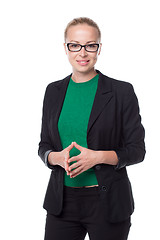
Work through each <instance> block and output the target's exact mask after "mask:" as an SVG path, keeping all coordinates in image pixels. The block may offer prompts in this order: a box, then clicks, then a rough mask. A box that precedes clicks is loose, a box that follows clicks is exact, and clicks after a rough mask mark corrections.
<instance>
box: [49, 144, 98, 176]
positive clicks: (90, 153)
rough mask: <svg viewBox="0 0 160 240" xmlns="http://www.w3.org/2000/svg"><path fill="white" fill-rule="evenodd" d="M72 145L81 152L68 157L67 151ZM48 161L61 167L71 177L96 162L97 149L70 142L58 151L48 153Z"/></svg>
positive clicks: (68, 151)
mask: <svg viewBox="0 0 160 240" xmlns="http://www.w3.org/2000/svg"><path fill="white" fill-rule="evenodd" d="M73 147H75V148H77V149H78V150H79V151H80V152H81V153H80V154H79V155H77V156H74V157H71V158H70V155H69V153H70V151H71V149H72V148H73ZM48 161H49V163H50V164H51V165H59V166H61V167H63V168H64V169H65V171H66V172H67V175H70V177H71V178H72V177H76V176H78V175H79V174H81V173H82V172H84V171H86V170H88V169H90V168H92V167H93V166H94V165H96V164H97V151H94V150H91V149H88V148H85V147H82V146H80V145H78V144H77V143H76V142H72V143H71V145H69V146H68V147H66V148H65V149H63V150H62V151H60V152H51V153H49V155H48ZM71 163H72V164H71ZM70 164H71V165H70Z"/></svg>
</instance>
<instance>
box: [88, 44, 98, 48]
mask: <svg viewBox="0 0 160 240" xmlns="http://www.w3.org/2000/svg"><path fill="white" fill-rule="evenodd" d="M87 47H88V48H97V45H96V44H89V45H87Z"/></svg>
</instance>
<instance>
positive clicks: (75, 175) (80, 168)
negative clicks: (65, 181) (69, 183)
mask: <svg viewBox="0 0 160 240" xmlns="http://www.w3.org/2000/svg"><path fill="white" fill-rule="evenodd" d="M82 172H83V168H82V167H78V168H76V169H74V170H73V171H72V172H70V177H71V178H74V177H77V176H78V175H79V174H81V173H82Z"/></svg>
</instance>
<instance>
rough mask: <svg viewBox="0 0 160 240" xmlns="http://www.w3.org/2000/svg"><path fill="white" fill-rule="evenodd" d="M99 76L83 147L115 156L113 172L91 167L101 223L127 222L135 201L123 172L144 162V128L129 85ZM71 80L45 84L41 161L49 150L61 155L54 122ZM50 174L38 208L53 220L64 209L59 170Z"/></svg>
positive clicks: (107, 167)
mask: <svg viewBox="0 0 160 240" xmlns="http://www.w3.org/2000/svg"><path fill="white" fill-rule="evenodd" d="M97 72H98V73H99V80H98V88H97V92H96V95H95V99H94V103H93V107H92V111H91V115H90V118H89V123H88V129H87V144H88V148H89V149H93V150H114V151H115V152H116V153H117V156H118V159H119V163H118V165H117V166H111V165H107V164H98V165H96V166H94V170H95V174H96V177H97V180H98V184H99V191H100V201H101V205H102V207H103V209H104V212H105V216H106V219H107V220H108V221H110V222H118V221H123V220H125V219H127V218H128V217H129V216H130V215H131V214H132V213H133V210H134V201H133V196H132V189H131V185H130V181H129V179H128V176H127V171H126V166H129V165H132V164H135V163H139V162H141V161H143V159H144V155H145V145H144V128H143V126H142V124H141V117H140V115H139V106H138V101H137V97H136V95H135V93H134V90H133V87H132V85H131V84H130V83H127V82H122V81H118V80H115V79H112V78H109V77H107V76H105V75H103V74H102V73H101V72H99V71H97ZM70 77H71V75H69V76H67V77H66V78H65V79H63V80H59V81H56V82H53V83H51V84H49V85H48V86H47V88H46V92H45V97H44V102H43V117H42V129H41V141H40V143H39V150H38V154H39V156H40V157H41V159H42V160H43V161H45V157H46V153H47V152H48V151H49V150H52V151H61V150H62V145H61V141H60V136H59V132H58V119H59V116H60V112H61V108H62V105H63V101H64V98H65V93H66V90H67V86H68V83H69V80H70ZM48 167H49V168H51V169H52V172H51V176H50V180H49V184H48V188H47V192H46V196H45V200H44V205H43V207H44V208H45V209H46V210H47V211H49V212H50V213H52V214H54V215H59V214H60V213H61V211H62V208H63V180H64V169H63V168H61V167H60V166H58V165H56V166H51V165H49V164H48Z"/></svg>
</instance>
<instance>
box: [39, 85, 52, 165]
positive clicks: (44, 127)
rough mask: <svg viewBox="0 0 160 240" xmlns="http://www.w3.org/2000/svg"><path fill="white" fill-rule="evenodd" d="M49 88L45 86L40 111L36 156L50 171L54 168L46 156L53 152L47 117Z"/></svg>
mask: <svg viewBox="0 0 160 240" xmlns="http://www.w3.org/2000/svg"><path fill="white" fill-rule="evenodd" d="M48 108H49V86H47V88H46V91H45V95H44V100H43V110H42V124H41V136H40V142H39V149H38V155H39V156H40V158H41V159H42V161H43V162H44V163H45V165H46V166H47V167H49V168H50V169H54V166H52V165H50V164H49V162H48V155H49V153H50V152H52V151H55V149H54V147H53V145H52V143H51V139H50V136H49V129H48V117H49V116H48V115H49V109H48Z"/></svg>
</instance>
